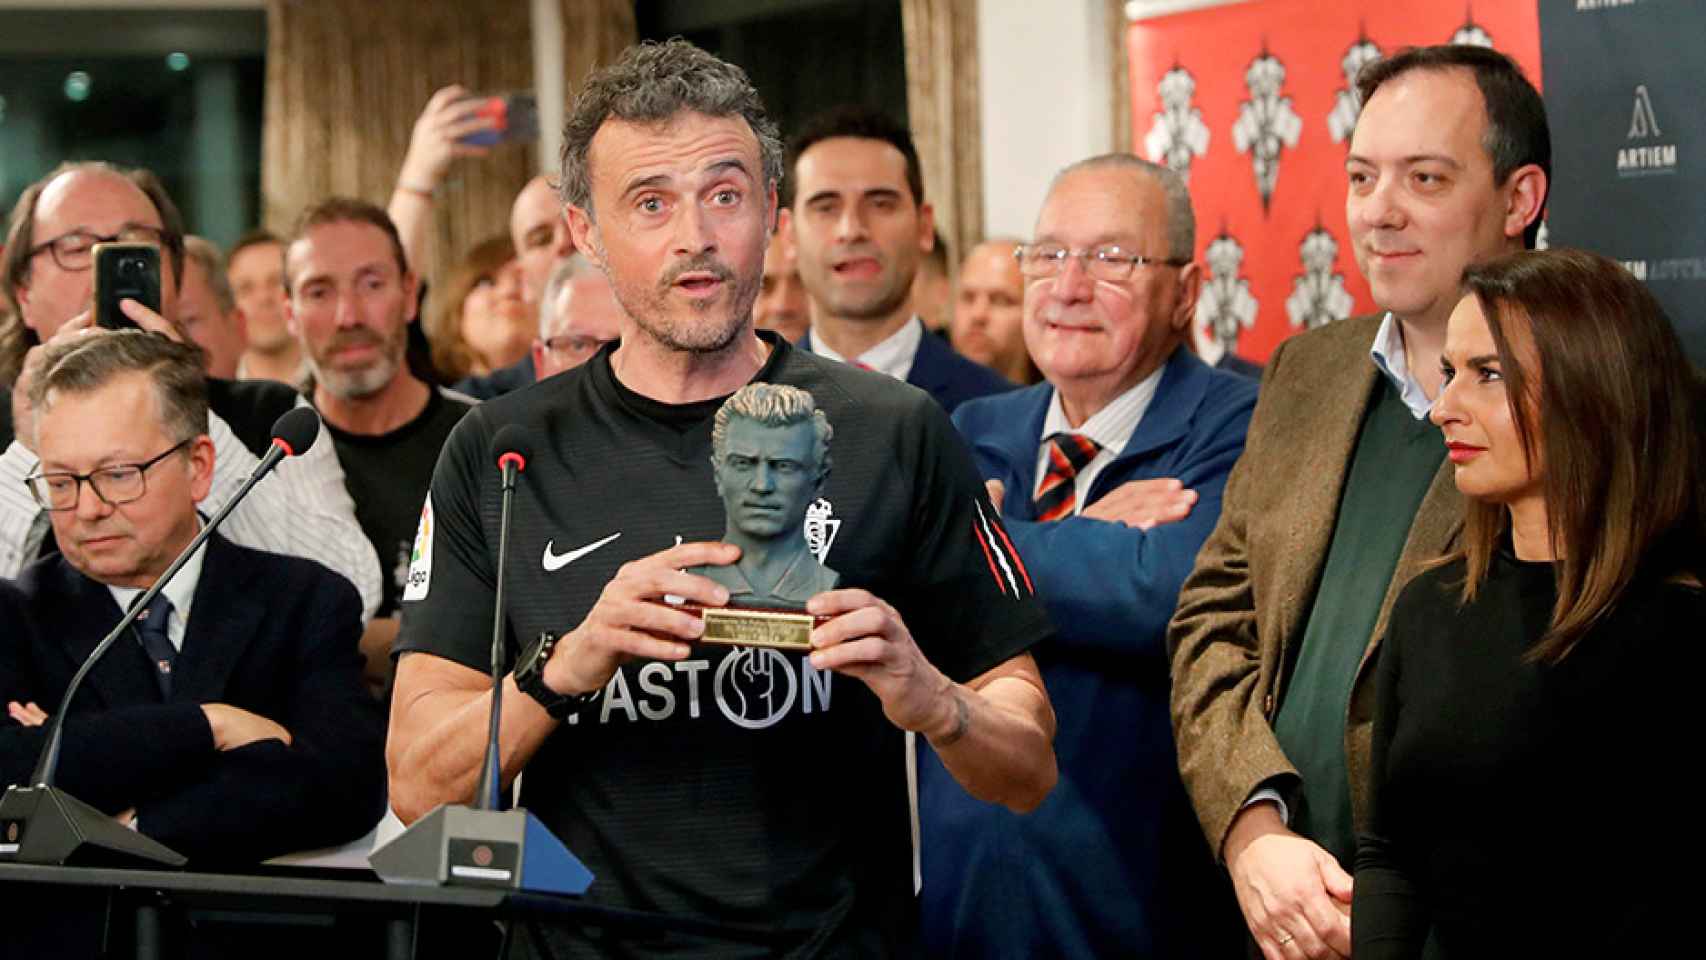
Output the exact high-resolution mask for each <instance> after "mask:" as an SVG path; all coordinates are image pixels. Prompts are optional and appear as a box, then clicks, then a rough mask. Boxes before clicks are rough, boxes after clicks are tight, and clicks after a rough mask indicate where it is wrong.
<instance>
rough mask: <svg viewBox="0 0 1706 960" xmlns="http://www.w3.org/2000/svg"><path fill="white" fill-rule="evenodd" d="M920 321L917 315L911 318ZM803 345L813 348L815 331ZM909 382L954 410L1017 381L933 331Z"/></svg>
mask: <svg viewBox="0 0 1706 960" xmlns="http://www.w3.org/2000/svg"><path fill="white" fill-rule="evenodd" d="M907 322H908V323H918V322H919V321H918V319H917V318H916V317H915V318H913V319H911V320H908V321H907ZM799 348H800V349H801V350H804V351H806V352H807V353H810V352H811V349H812V335H811V332H810V331H807V332H806V334H805V336H802V337H801V338H800V342H799ZM906 382H907V383H910V384H912V385H913V386H915V387H917V388H918V389H920V390H923V391H924V392H925V393H928V394H929V395H931V396H932V397H935V398H936V402H937V403H939V404H941V405H942V409H944V410H946V411H948V413H950V414H951V413H953V412H954V411H955V410H956V409H958V408H959V405H960V404H962V403H965V402H966V401H967V400H975V399H977V398H978V397H986V396H989V395H990V394H992V393H1005V392H1006V391H1008V390H1011V389H1013V387H1014V384H1013V381H1011V380H1008V379H1007V378H1006V377H1003V376H1002V375H1001V374H999V373H996V372H995V371H994V370H991V369H989V368H988V367H986V366H984V365H983V364H981V363H978V362H976V361H974V360H967V359H966V358H965V357H962V356H960V355H959V354H957V353H955V352H954V348H953V347H951V346H949V345H948V342H947V341H946V340H943V339H942V338H941V337H938V336H936V335H934V334H932V333H930V332H929V331H925V333H924V337H923V339H921V340H919V341H918V352H917V353H915V354H913V355H912V369H911V370H908V371H907V373H906Z"/></svg>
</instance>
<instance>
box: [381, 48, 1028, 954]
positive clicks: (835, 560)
mask: <svg viewBox="0 0 1706 960" xmlns="http://www.w3.org/2000/svg"><path fill="white" fill-rule="evenodd" d="M564 139H565V143H566V145H565V149H564V169H563V182H564V195H565V199H566V200H567V209H568V216H569V220H570V225H571V228H572V229H573V232H574V239H575V246H576V248H577V249H579V250H581V251H582V252H583V253H585V254H586V255H587V256H588V258H589V259H591V260H592V261H593V262H594V263H596V264H597V265H598V266H599V267H600V269H602V270H603V271H604V272H605V273H606V275H607V276H609V277H610V280H611V284H612V286H613V287H614V289H615V291H616V296H617V300H618V302H619V303H620V304H621V306H622V309H623V314H624V317H623V323H622V337H621V341H620V342H619V343H618V344H616V345H613V346H609V347H606V348H605V349H604V350H602V351H601V352H600V353H599V354H598V355H597V356H595V357H594V358H593V359H592V360H591V361H589V362H588V363H586V364H584V365H582V366H580V367H578V368H576V369H574V370H571V371H569V372H567V373H564V374H561V375H559V376H557V377H553V378H551V379H550V380H546V381H543V382H541V383H538V384H536V385H534V386H532V387H529V388H527V389H524V390H521V391H518V392H516V393H513V394H510V395H508V396H505V397H502V398H499V399H497V400H494V401H492V402H490V403H488V404H486V405H484V406H481V407H477V408H475V409H474V410H472V411H470V412H469V414H468V415H467V416H466V417H465V418H464V419H463V421H462V423H461V424H459V425H458V426H457V428H456V430H455V431H454V433H453V434H452V436H451V438H450V440H449V441H448V442H447V444H446V446H445V452H444V455H443V457H442V458H441V459H440V461H439V465H438V469H437V471H436V473H435V474H434V477H433V484H432V490H431V493H430V495H429V497H428V501H427V505H426V509H425V511H424V513H423V516H422V520H421V529H420V533H419V535H418V536H417V539H416V544H415V550H414V556H415V560H414V563H413V565H412V567H411V569H410V572H409V582H408V588H407V590H406V592H405V595H404V603H403V629H402V633H401V635H400V637H399V638H398V643H397V649H398V651H399V655H400V659H399V662H398V665H397V687H396V693H395V698H394V701H393V708H392V721H391V732H390V740H389V744H388V747H387V754H388V755H387V760H388V764H389V769H390V775H391V780H390V784H391V801H392V805H393V807H394V808H395V809H396V811H397V813H398V814H399V815H400V816H401V817H402V819H403V820H405V821H412V820H415V819H417V818H419V817H420V816H422V815H423V814H425V813H427V812H428V811H429V810H430V809H431V808H432V807H434V806H435V805H437V804H440V803H446V802H465V801H467V800H468V799H469V797H470V796H471V794H472V792H473V789H474V783H475V780H476V778H477V776H478V772H479V767H480V760H481V755H482V753H483V751H484V740H485V730H486V721H485V717H486V713H487V710H488V707H489V703H490V701H489V699H488V698H489V695H490V694H489V687H490V683H489V681H488V680H487V679H486V676H485V671H486V668H487V660H488V646H489V642H490V640H489V638H490V636H491V627H492V621H491V616H492V612H491V607H492V593H493V587H494V579H495V571H496V566H497V557H496V556H495V555H494V554H495V549H496V547H495V545H496V544H497V542H498V530H497V526H498V511H499V482H498V474H497V471H496V468H495V466H494V465H493V463H492V461H491V456H490V449H489V444H490V442H491V438H492V436H493V434H494V432H495V431H496V429H497V427H498V426H499V425H502V424H507V423H514V424H518V425H520V426H521V427H522V428H523V429H524V430H525V431H526V432H527V433H528V434H529V435H530V436H531V437H532V439H533V456H532V460H531V462H530V463H529V464H528V466H527V469H526V471H525V473H523V474H522V476H521V479H520V482H519V485H518V487H517V490H516V495H515V502H514V505H513V524H512V528H511V547H512V550H511V555H510V557H509V567H508V569H509V574H508V576H509V583H508V591H509V592H508V597H509V598H510V599H509V606H508V609H507V610H506V615H507V618H508V622H509V627H510V630H509V639H510V647H511V654H512V656H517V657H518V658H517V659H515V660H512V663H518V664H519V666H518V667H517V669H516V671H515V672H514V673H512V674H511V675H510V677H509V678H508V679H506V681H505V685H506V695H505V697H504V714H505V717H504V741H503V770H504V775H505V777H506V778H513V777H514V776H515V775H516V774H517V773H518V772H520V771H521V770H522V769H523V768H524V767H525V768H526V770H527V776H526V777H525V778H524V780H523V785H522V796H521V802H522V804H523V805H525V806H526V807H527V808H528V809H529V810H530V811H532V812H533V813H535V814H537V815H538V816H539V817H540V818H541V819H542V820H543V821H544V822H545V824H546V825H547V826H548V827H550V828H551V829H552V830H553V831H554V832H555V833H556V834H557V835H558V836H559V837H560V838H562V839H563V840H564V842H565V843H567V845H568V846H569V848H570V849H571V850H573V851H574V852H575V854H576V855H577V856H579V857H580V858H581V859H582V860H584V861H585V862H586V864H587V866H588V867H589V868H591V870H592V871H593V873H594V875H595V877H596V878H597V879H596V880H595V881H594V883H593V885H592V888H591V889H590V890H589V891H588V894H587V896H588V899H589V900H590V901H591V902H593V903H597V904H604V905H612V906H618V907H626V908H636V909H643V910H656V911H661V912H664V913H668V914H673V915H684V916H693V917H700V918H709V919H715V920H721V921H729V922H736V923H742V924H747V925H751V926H755V927H759V928H762V929H764V930H767V931H769V932H770V933H772V934H773V935H774V938H775V941H776V942H775V943H774V944H772V945H770V946H767V947H761V946H756V945H748V946H741V945H738V944H731V943H720V942H693V943H687V942H685V941H684V940H683V939H679V938H678V939H674V940H670V939H656V940H648V941H647V942H646V943H644V944H626V943H617V942H611V941H609V940H591V939H587V937H586V936H585V935H584V934H583V933H582V932H580V931H578V930H576V929H574V928H572V927H565V928H552V929H551V930H550V931H549V938H550V939H551V941H552V943H551V949H552V951H553V952H554V953H555V954H556V955H557V956H626V955H634V954H638V955H659V954H676V955H691V956H706V955H733V956H766V957H769V956H789V957H818V956H850V955H851V956H894V955H903V956H904V955H908V954H911V953H914V952H916V943H915V932H914V931H915V927H916V922H915V921H916V918H915V915H914V911H915V909H916V908H915V901H914V898H913V890H912V877H911V869H910V856H909V850H908V842H907V839H908V831H907V807H906V791H905V780H904V766H903V748H902V732H903V731H907V730H910V731H916V732H917V733H918V735H919V736H923V737H927V738H928V739H929V740H930V742H931V743H932V744H933V745H934V746H935V748H936V750H937V752H938V753H939V754H940V755H941V757H942V758H943V760H944V762H945V764H946V765H947V767H948V768H949V770H950V771H951V772H952V773H953V774H954V776H955V777H956V778H957V779H958V780H959V782H960V783H961V784H962V785H964V786H965V788H966V789H967V790H968V791H970V792H971V793H973V794H974V795H976V796H978V797H980V798H983V799H985V800H989V801H994V802H1000V803H1004V804H1006V805H1007V806H1009V807H1012V808H1013V809H1016V810H1027V809H1031V808H1034V807H1035V806H1036V805H1037V804H1038V803H1040V802H1041V800H1042V798H1043V797H1044V796H1045V795H1046V794H1047V793H1048V791H1049V789H1050V788H1051V787H1052V786H1053V783H1054V779H1055V766H1054V754H1053V751H1052V749H1051V746H1050V742H1051V739H1052V736H1053V727H1054V717H1053V712H1052V710H1051V709H1050V707H1049V703H1048V698H1047V695H1046V693H1045V692H1044V690H1043V686H1042V682H1041V680H1040V679H1039V677H1038V674H1037V670H1036V666H1035V664H1034V663H1033V662H1032V660H1031V657H1030V655H1029V654H1028V653H1026V652H1025V651H1026V650H1027V649H1028V648H1030V647H1031V646H1032V645H1034V644H1035V643H1037V642H1038V641H1041V640H1043V639H1045V638H1046V637H1047V635H1048V633H1049V628H1048V624H1047V620H1046V617H1045V615H1044V614H1043V612H1042V610H1041V608H1040V605H1039V604H1038V603H1037V602H1036V601H1035V599H1034V598H1033V597H1032V594H1031V589H1030V582H1029V578H1028V575H1027V574H1026V572H1025V568H1024V564H1023V562H1022V561H1021V560H1020V558H1019V557H1018V555H1017V554H1016V553H1015V552H1014V551H1013V549H1012V546H1011V544H1010V543H1009V542H1008V539H1007V536H1006V533H1005V532H1004V531H1003V530H1002V529H1001V527H1000V525H999V521H998V519H997V517H996V512H995V511H994V510H993V509H992V508H991V505H990V504H989V502H988V500H987V499H986V497H985V496H984V494H983V492H982V484H981V483H980V482H979V480H978V477H977V474H976V472H975V471H974V470H973V467H972V464H971V460H970V457H969V456H968V455H967V453H966V452H965V450H964V448H963V446H962V445H961V444H960V443H959V442H958V440H957V439H956V438H955V435H954V431H953V427H952V425H951V424H950V423H949V422H948V420H947V417H946V416H945V415H944V414H943V413H942V411H941V408H940V407H939V406H937V405H936V404H935V402H934V401H932V400H931V399H930V398H929V397H928V396H927V395H926V394H924V393H923V392H922V391H919V390H917V389H914V388H910V387H907V386H906V385H904V384H900V383H896V382H895V381H894V380H892V379H889V378H886V377H883V376H881V375H878V374H874V373H868V372H865V371H861V370H858V369H856V368H854V367H852V366H850V365H847V364H838V363H834V362H832V361H828V360H824V359H821V358H818V357H815V356H813V355H811V354H809V353H806V352H804V351H799V350H794V349H792V348H791V347H790V346H789V345H788V344H787V342H786V341H784V340H782V339H781V338H780V337H778V336H776V335H774V334H773V333H769V332H764V333H755V332H754V329H753V321H752V307H753V302H754V300H755V298H756V296H757V293H758V285H759V279H760V276H761V271H762V265H763V257H764V249H765V245H766V239H767V235H768V232H769V231H770V230H771V229H772V228H773V227H774V224H775V212H776V181H777V179H778V177H779V175H780V173H781V159H780V145H779V143H778V141H777V139H776V135H775V127H774V125H773V124H772V123H771V122H770V121H769V120H768V119H767V118H766V117H765V115H764V112H763V107H762V105H761V104H760V103H759V101H758V97H757V94H756V92H755V91H754V90H753V89H752V87H751V84H750V83H749V82H748V81H747V79H746V77H745V75H744V74H743V73H742V72H741V71H740V70H739V69H737V68H735V67H733V66H731V65H729V64H726V63H723V62H721V61H719V60H717V59H715V58H714V57H711V56H710V55H708V54H706V53H704V52H703V51H700V50H698V49H697V48H695V47H693V46H691V45H690V44H687V43H685V42H681V41H673V42H670V43H667V44H661V45H658V44H646V45H642V46H638V47H634V48H631V49H629V50H628V51H627V52H626V53H624V54H623V55H622V57H621V58H620V59H619V60H618V61H617V62H616V63H615V64H614V65H612V66H610V67H608V68H606V69H605V70H603V71H600V72H599V73H597V74H595V75H593V76H592V77H591V78H589V80H588V82H587V85H586V86H585V87H584V88H583V90H582V92H581V94H580V96H579V98H578V99H577V101H576V104H575V107H574V110H573V111H572V113H571V115H570V117H569V120H568V123H567V128H566V132H565V138H564ZM749 382H767V383H783V384H789V385H792V386H795V387H799V388H801V389H803V390H806V391H807V392H809V393H811V394H812V395H813V397H814V398H815V400H816V403H817V406H818V407H819V408H820V409H822V410H823V411H824V413H825V415H826V416H827V417H828V419H829V421H830V422H831V423H833V424H834V425H835V471H834V473H833V474H832V475H831V476H829V477H828V478H827V479H826V480H825V481H824V484H823V487H822V490H821V491H820V495H819V498H818V499H817V500H816V501H814V503H813V504H812V507H811V509H809V510H808V511H807V516H806V520H805V525H806V530H807V533H808V536H809V538H810V540H811V541H812V542H814V543H815V544H816V545H817V549H818V551H819V559H820V560H821V561H822V562H824V563H826V564H827V565H828V566H830V567H832V568H833V569H835V570H837V571H839V572H840V574H841V585H842V587H843V589H837V590H833V591H830V592H828V593H821V594H818V595H817V596H815V597H813V598H812V599H811V601H810V602H809V604H808V609H809V610H810V611H811V612H812V613H815V614H819V615H822V616H825V617H827V618H828V620H827V622H826V623H824V624H822V625H821V626H819V627H817V628H816V629H815V630H814V632H813V638H812V642H813V646H814V647H815V649H814V650H813V651H812V652H811V653H810V655H809V656H808V655H801V654H798V653H792V652H790V653H783V652H781V651H776V650H765V649H753V648H744V647H734V648H730V647H721V646H717V647H710V646H702V645H697V644H696V643H695V641H696V639H697V638H698V637H699V636H700V634H701V632H702V630H703V624H702V623H701V621H700V620H699V619H698V618H697V617H695V616H692V615H690V614H688V613H685V612H682V611H680V610H675V609H671V608H670V607H669V606H668V605H667V604H666V603H665V602H664V598H665V597H676V598H681V599H684V600H686V601H688V602H692V603H699V604H708V605H719V604H723V603H726V602H727V601H728V599H729V596H728V591H727V590H726V589H725V588H723V587H722V586H720V585H718V584H716V583H714V582H712V581H711V580H709V579H707V578H705V577H700V576H696V575H693V574H691V573H687V572H685V571H684V568H686V567H691V566H695V565H699V564H730V563H734V562H735V561H736V560H738V559H739V548H737V547H734V546H732V545H729V544H725V543H719V542H714V538H716V537H718V536H720V535H721V533H722V531H723V508H722V504H721V502H720V501H719V499H718V497H717V496H716V493H715V486H714V483H713V478H712V475H711V461H710V451H711V428H712V415H713V414H714V413H715V411H716V409H717V407H718V406H720V405H721V403H722V402H723V400H724V399H725V398H727V397H728V396H729V395H730V394H732V393H733V392H734V391H735V390H736V389H737V388H739V387H741V386H742V385H744V384H746V383H749ZM559 633H560V634H561V636H560V637H559V636H558V634H559ZM539 663H542V664H543V666H542V668H538V667H536V665H537V664H539ZM526 939H527V938H525V937H518V938H516V940H517V941H518V949H526V947H523V946H521V945H520V943H519V942H520V941H525V940H526Z"/></svg>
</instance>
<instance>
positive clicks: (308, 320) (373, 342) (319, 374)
mask: <svg viewBox="0 0 1706 960" xmlns="http://www.w3.org/2000/svg"><path fill="white" fill-rule="evenodd" d="M284 262H285V285H286V291H287V293H288V294H289V307H288V315H289V318H290V328H291V331H292V332H293V333H294V334H295V335H296V337H297V339H298V340H299V341H300V342H301V344H302V352H303V355H304V356H306V357H307V359H308V366H309V369H310V370H311V371H312V375H311V382H310V384H309V388H308V395H309V399H310V400H311V401H312V402H313V404H314V406H315V407H316V408H317V409H318V410H319V411H320V416H321V417H322V418H324V420H325V422H326V428H327V430H329V431H330V432H331V435H332V440H333V441H334V442H335V443H336V444H337V451H338V458H339V459H340V460H341V461H342V462H343V465H344V480H345V483H347V484H348V486H349V492H350V496H351V497H352V498H353V499H354V500H355V516H356V520H357V522H359V523H360V524H361V529H362V531H363V532H364V533H366V534H367V538H368V540H370V541H372V543H373V549H374V551H375V552H377V553H378V554H379V566H380V570H381V572H382V574H383V578H382V579H383V581H384V595H383V598H382V599H381V601H380V605H379V612H378V613H377V614H376V615H375V616H374V618H373V622H372V623H371V624H369V625H368V628H367V630H366V632H365V633H363V635H362V641H361V645H362V651H363V653H364V654H365V655H366V656H367V661H368V671H367V680H368V683H369V684H370V685H371V686H373V687H374V688H375V689H376V690H383V689H384V688H385V687H386V686H387V685H388V684H389V676H390V672H391V671H390V652H391V641H392V640H393V639H394V638H395V637H396V635H397V623H398V621H397V604H398V599H399V597H401V596H402V592H403V580H404V578H405V577H406V576H407V574H408V568H409V547H410V543H411V542H412V540H413V539H414V531H415V521H416V518H417V517H418V516H419V513H420V508H421V501H422V499H424V498H425V496H426V490H427V484H428V482H430V481H431V479H432V469H433V465H434V464H435V463H437V462H438V451H439V448H440V447H442V446H444V438H445V437H447V436H449V435H450V429H451V428H452V427H454V426H456V422H457V421H458V420H461V419H462V415H463V414H464V413H466V412H468V408H469V407H470V406H472V405H473V402H472V401H471V400H469V399H468V398H466V397H463V396H461V395H460V394H456V393H454V392H452V391H449V390H444V389H441V388H437V387H433V386H430V385H428V384H426V383H425V382H423V381H421V380H420V379H419V378H417V377H416V376H415V375H414V374H412V373H410V372H409V369H408V365H407V364H405V363H404V362H403V355H404V351H405V349H406V347H407V344H408V327H409V324H410V323H411V322H412V321H413V320H414V314H415V304H416V292H417V289H418V287H417V285H418V283H419V281H418V280H417V279H416V277H415V275H414V274H413V273H412V272H410V270H409V268H408V266H407V263H406V261H405V260H404V259H403V245H402V242H401V241H400V240H399V239H398V236H397V229H396V227H394V226H393V225H392V223H391V218H390V217H388V216H386V214H385V211H384V210H381V209H379V208H378V207H376V206H374V205H372V204H370V203H366V202H364V201H360V200H351V199H347V198H341V197H334V198H332V199H330V200H325V201H323V202H321V203H319V204H317V205H315V206H313V207H310V208H309V209H308V210H307V211H306V212H304V213H303V214H302V218H301V220H300V221H299V222H298V224H297V228H296V232H295V234H294V236H293V238H292V239H291V241H290V245H289V247H288V248H287V250H286V252H285V261H284Z"/></svg>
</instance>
